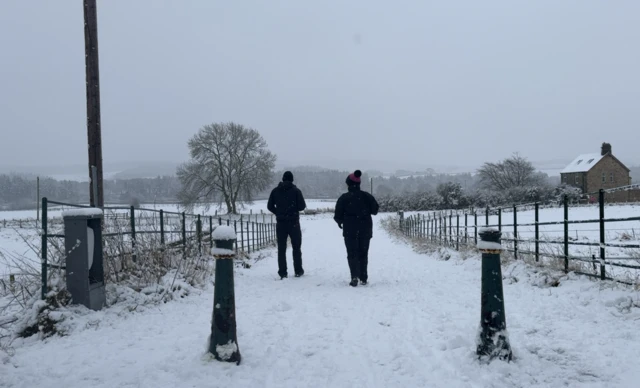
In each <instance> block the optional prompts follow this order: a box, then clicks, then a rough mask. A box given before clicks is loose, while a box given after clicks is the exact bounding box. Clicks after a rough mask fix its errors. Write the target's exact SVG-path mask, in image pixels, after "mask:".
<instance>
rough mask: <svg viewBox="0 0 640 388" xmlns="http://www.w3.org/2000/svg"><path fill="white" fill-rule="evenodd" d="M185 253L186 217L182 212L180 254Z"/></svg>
mask: <svg viewBox="0 0 640 388" xmlns="http://www.w3.org/2000/svg"><path fill="white" fill-rule="evenodd" d="M186 253H187V217H186V215H185V214H184V212H182V254H183V255H184V254H186Z"/></svg>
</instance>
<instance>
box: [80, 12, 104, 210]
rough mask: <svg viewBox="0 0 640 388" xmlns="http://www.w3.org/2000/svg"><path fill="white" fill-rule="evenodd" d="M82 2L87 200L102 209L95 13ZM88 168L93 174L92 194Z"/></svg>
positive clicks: (102, 191)
mask: <svg viewBox="0 0 640 388" xmlns="http://www.w3.org/2000/svg"><path fill="white" fill-rule="evenodd" d="M83 1H84V53H85V77H86V89H87V140H88V143H89V147H88V148H89V179H90V181H89V191H90V193H89V200H90V203H91V206H93V207H100V208H102V207H104V195H103V193H104V190H103V185H102V134H101V125H100V72H99V67H98V62H99V61H98V14H97V7H96V0H83ZM92 166H94V167H95V169H96V172H97V174H96V175H97V178H96V180H97V182H96V185H95V187H97V190H98V192H97V195H95V194H94V177H93V174H92V172H91V170H92Z"/></svg>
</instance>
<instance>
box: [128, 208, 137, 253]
mask: <svg viewBox="0 0 640 388" xmlns="http://www.w3.org/2000/svg"><path fill="white" fill-rule="evenodd" d="M129 211H130V212H131V215H130V216H129V219H130V222H131V260H133V262H134V263H135V262H136V261H137V260H138V255H137V253H136V208H135V207H133V206H131V208H130V209H129Z"/></svg>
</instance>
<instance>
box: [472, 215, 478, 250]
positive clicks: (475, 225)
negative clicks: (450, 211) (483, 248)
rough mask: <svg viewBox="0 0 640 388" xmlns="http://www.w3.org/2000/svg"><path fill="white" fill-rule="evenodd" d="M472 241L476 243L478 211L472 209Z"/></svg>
mask: <svg viewBox="0 0 640 388" xmlns="http://www.w3.org/2000/svg"><path fill="white" fill-rule="evenodd" d="M473 229H474V231H473V243H474V244H476V245H478V211H477V210H475V209H474V210H473Z"/></svg>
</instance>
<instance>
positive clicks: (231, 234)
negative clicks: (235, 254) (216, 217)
mask: <svg viewBox="0 0 640 388" xmlns="http://www.w3.org/2000/svg"><path fill="white" fill-rule="evenodd" d="M211 238H213V239H214V240H235V239H236V231H235V230H234V229H233V228H232V227H231V226H226V225H220V226H218V227H217V228H216V229H215V230H214V231H213V234H212V235H211Z"/></svg>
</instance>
